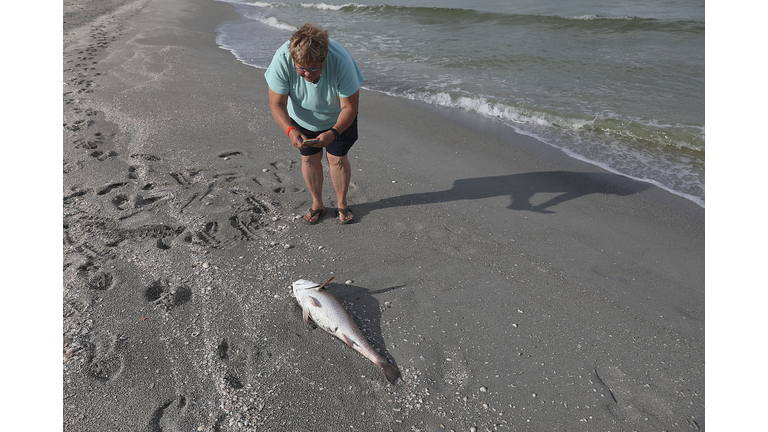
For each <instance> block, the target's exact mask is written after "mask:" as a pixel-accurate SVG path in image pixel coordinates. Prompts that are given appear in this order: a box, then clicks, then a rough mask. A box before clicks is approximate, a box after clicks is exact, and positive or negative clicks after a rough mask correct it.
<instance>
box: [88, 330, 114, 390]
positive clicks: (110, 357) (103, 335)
mask: <svg viewBox="0 0 768 432" xmlns="http://www.w3.org/2000/svg"><path fill="white" fill-rule="evenodd" d="M117 344H118V338H117V336H115V335H113V334H112V333H110V332H95V333H93V334H91V335H90V337H89V338H88V340H87V341H85V343H84V346H85V352H86V362H85V372H86V373H87V374H88V375H90V376H91V377H93V378H96V379H97V380H99V381H109V380H112V379H114V378H115V377H117V376H118V375H119V374H120V372H122V370H123V363H124V362H123V357H122V355H120V354H119V353H118V352H117Z"/></svg>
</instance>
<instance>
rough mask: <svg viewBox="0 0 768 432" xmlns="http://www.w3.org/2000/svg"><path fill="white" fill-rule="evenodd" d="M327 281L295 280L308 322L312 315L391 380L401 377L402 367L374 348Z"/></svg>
mask: <svg viewBox="0 0 768 432" xmlns="http://www.w3.org/2000/svg"><path fill="white" fill-rule="evenodd" d="M331 279H333V278H331ZM328 282H330V280H329V281H328ZM328 282H326V283H325V284H327V283H328ZM325 284H323V285H320V284H316V283H314V282H312V281H308V280H304V279H301V280H297V281H296V282H294V283H293V295H294V297H296V301H297V302H298V303H299V305H300V306H301V309H302V311H303V315H304V321H305V322H306V321H308V320H309V319H310V318H312V321H314V322H315V324H317V326H318V327H320V328H321V329H323V330H325V331H327V332H328V333H330V334H332V335H334V336H336V337H337V338H339V339H341V340H342V341H343V342H344V343H346V344H347V345H348V346H349V347H350V348H353V349H354V350H355V351H357V352H359V353H360V354H362V355H363V356H365V358H367V359H368V360H370V361H372V362H373V363H374V364H375V365H377V366H379V367H380V368H381V369H382V370H383V371H384V375H386V377H387V379H388V380H389V382H390V383H392V384H394V383H395V380H396V379H397V377H399V376H400V370H399V369H398V368H397V366H396V365H394V364H392V363H389V362H388V361H387V359H385V358H384V357H383V356H382V355H381V354H379V353H378V352H376V350H374V349H373V346H371V344H370V342H368V339H366V338H365V336H364V335H363V332H361V331H360V329H359V328H358V327H357V325H356V324H355V322H354V321H353V320H352V317H350V316H349V314H348V313H347V311H346V310H344V307H343V306H342V305H341V303H339V301H338V300H336V297H334V296H333V295H332V294H331V293H329V292H328V291H326V290H325Z"/></svg>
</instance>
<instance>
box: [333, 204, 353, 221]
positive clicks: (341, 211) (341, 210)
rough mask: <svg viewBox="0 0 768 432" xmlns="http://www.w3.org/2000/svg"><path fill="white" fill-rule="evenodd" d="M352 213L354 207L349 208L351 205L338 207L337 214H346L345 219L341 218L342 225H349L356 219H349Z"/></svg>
mask: <svg viewBox="0 0 768 432" xmlns="http://www.w3.org/2000/svg"><path fill="white" fill-rule="evenodd" d="M350 213H352V209H351V208H349V207H348V208H338V209H336V216H344V220H341V219H339V223H340V224H342V225H347V224H351V223H352V222H354V221H355V219H354V218H353V219H347V215H349V214H350Z"/></svg>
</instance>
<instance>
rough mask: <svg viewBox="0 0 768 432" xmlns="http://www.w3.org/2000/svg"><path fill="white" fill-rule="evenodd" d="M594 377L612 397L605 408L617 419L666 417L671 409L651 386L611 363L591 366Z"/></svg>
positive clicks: (671, 416) (644, 419) (629, 420)
mask: <svg viewBox="0 0 768 432" xmlns="http://www.w3.org/2000/svg"><path fill="white" fill-rule="evenodd" d="M595 374H596V375H597V378H598V379H599V380H600V381H601V382H602V383H603V384H605V386H606V387H608V391H609V392H610V393H611V397H612V398H613V402H614V403H612V404H609V406H608V409H609V411H610V412H611V414H613V415H614V416H615V417H616V418H617V419H619V420H621V421H626V422H628V423H635V422H644V421H646V420H647V419H648V418H649V417H655V418H657V419H659V420H661V421H670V420H671V419H672V418H673V415H674V412H673V410H672V407H671V406H670V405H669V403H667V401H666V400H665V399H664V398H663V397H662V396H661V395H659V394H657V393H656V392H655V391H653V390H652V389H651V388H649V387H647V386H643V385H641V384H639V383H638V382H637V380H636V379H634V378H632V377H629V376H627V375H626V374H625V373H624V372H623V371H622V370H621V369H619V368H618V367H616V366H613V365H604V366H599V367H597V368H596V369H595Z"/></svg>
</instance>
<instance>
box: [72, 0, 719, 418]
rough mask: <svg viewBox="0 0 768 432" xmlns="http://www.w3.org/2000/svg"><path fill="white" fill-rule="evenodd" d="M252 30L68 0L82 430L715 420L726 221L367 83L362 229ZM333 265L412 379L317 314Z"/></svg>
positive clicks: (206, 9)
mask: <svg viewBox="0 0 768 432" xmlns="http://www.w3.org/2000/svg"><path fill="white" fill-rule="evenodd" d="M237 19H239V17H238V15H237V14H236V13H235V12H234V10H233V9H232V7H231V6H230V5H228V4H226V3H221V2H216V1H213V0H184V1H182V0H137V1H119V0H112V1H93V0H90V1H89V0H66V1H65V2H64V43H63V50H64V55H63V60H64V64H63V81H64V86H63V107H64V130H63V156H64V161H63V162H64V165H63V170H64V172H63V186H64V190H63V224H64V232H63V256H64V262H63V339H64V341H63V344H64V347H63V352H64V356H63V357H64V362H63V429H64V430H67V431H149V432H156V431H164V432H171V431H180V432H181V431H184V432H187V431H222V432H223V431H339V430H365V431H390V430H393V431H411V430H421V431H444V430H445V431H450V430H453V431H470V430H475V431H487V430H489V431H495V430H500V431H504V430H509V431H522V430H531V431H541V430H568V431H572V430H573V431H576V430H578V431H581V430H583V431H661V430H667V431H674V430H681V431H682V430H685V431H688V430H703V429H704V428H705V337H704V336H705V324H704V322H705V302H704V275H705V272H704V262H705V259H704V209H703V208H701V207H700V206H698V205H696V204H694V203H693V202H691V201H688V200H686V199H684V198H681V197H678V196H675V195H672V194H670V193H668V192H666V191H664V190H662V189H659V188H657V187H655V186H653V185H652V184H648V183H643V182H638V181H634V180H631V179H628V178H626V177H622V176H618V175H615V174H612V173H609V172H607V171H604V170H601V169H600V168H598V167H595V166H593V165H589V164H587V163H583V162H580V161H578V160H576V159H573V158H570V157H569V156H567V155H566V154H565V153H563V152H562V151H560V150H558V149H555V148H553V147H550V146H547V145H545V144H543V143H541V142H539V141H537V140H535V139H533V138H530V137H527V136H523V135H518V134H515V133H511V132H510V129H509V128H507V127H504V126H502V125H500V124H498V123H497V122H494V121H493V120H490V119H487V118H484V117H481V116H478V115H473V114H468V113H463V112H459V111H455V110H448V109H441V108H437V107H433V106H430V105H426V104H423V103H419V102H413V101H407V100H404V99H398V98H394V97H390V96H387V95H384V94H381V93H375V92H370V91H365V90H363V91H361V102H360V114H359V122H360V123H359V130H360V140H359V141H358V142H357V143H356V144H355V146H354V147H353V149H352V150H351V152H350V160H351V164H352V168H353V176H352V186H351V191H350V194H349V200H350V205H351V208H352V210H353V212H354V215H355V219H356V222H355V223H354V224H351V225H344V226H342V225H340V224H338V223H337V222H338V221H337V220H335V219H334V218H333V217H332V216H326V217H325V218H324V219H323V220H322V221H321V222H320V223H319V224H317V225H315V226H307V225H305V224H302V223H301V221H300V218H301V216H302V215H303V214H304V212H305V211H306V209H307V208H308V207H309V205H310V196H309V193H308V192H307V191H306V188H305V185H304V182H303V180H302V176H301V169H300V157H299V154H298V152H297V151H296V150H295V149H294V148H292V147H291V146H290V145H289V143H288V141H287V139H286V138H285V135H284V134H283V132H282V131H281V130H280V128H279V127H278V126H277V125H276V124H275V122H274V120H273V119H272V117H271V114H270V112H269V107H268V98H267V86H266V83H265V81H264V78H263V70H261V69H257V68H253V67H250V66H246V65H244V64H242V63H240V62H239V61H238V60H237V59H236V58H235V57H234V56H233V55H232V54H231V53H230V52H229V51H226V50H224V49H221V48H220V47H218V46H217V45H216V41H215V28H216V26H217V25H218V24H219V23H221V22H223V21H228V20H237ZM329 31H331V33H332V31H333V29H329ZM326 180H327V183H326V188H325V191H324V194H325V197H326V203H327V205H330V206H333V205H335V201H334V198H333V197H334V196H335V194H334V192H333V189H332V187H331V185H330V178H329V176H328V174H327V169H326ZM331 214H332V212H331ZM331 277H334V280H333V281H332V282H331V283H330V284H329V285H328V290H329V292H331V293H332V294H333V295H334V296H336V297H337V298H338V299H339V300H340V301H341V302H342V304H343V305H344V306H345V307H346V309H347V310H348V311H349V312H350V315H352V317H353V318H354V319H355V321H356V322H357V323H358V324H359V325H360V327H361V328H362V329H363V332H364V334H365V335H366V336H367V337H368V339H369V340H370V341H371V343H372V344H373V346H374V347H376V348H378V350H379V351H380V352H381V353H382V354H383V355H384V356H385V357H387V358H388V359H390V360H391V361H392V362H394V363H396V364H397V365H398V367H399V368H400V370H401V372H402V379H400V380H398V381H397V382H396V383H395V385H391V384H389V383H388V382H387V380H386V379H385V378H384V376H383V374H382V373H381V370H380V369H378V368H377V367H376V366H375V365H373V364H372V363H371V362H370V361H368V360H366V359H365V358H363V357H362V356H360V355H359V354H358V353H356V352H354V351H353V350H351V349H350V348H348V347H347V346H346V345H344V344H343V343H342V342H340V341H339V340H337V339H335V338H333V337H332V336H330V335H328V334H327V333H325V332H324V331H322V330H321V329H318V328H313V326H312V325H310V324H306V323H304V322H303V321H302V316H301V309H300V308H299V306H298V305H297V304H296V302H295V300H294V299H293V298H292V297H291V295H290V286H291V283H292V282H293V281H295V280H297V279H310V280H313V281H315V282H318V283H322V282H325V281H326V280H328V279H329V278H331Z"/></svg>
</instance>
